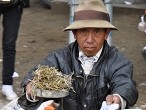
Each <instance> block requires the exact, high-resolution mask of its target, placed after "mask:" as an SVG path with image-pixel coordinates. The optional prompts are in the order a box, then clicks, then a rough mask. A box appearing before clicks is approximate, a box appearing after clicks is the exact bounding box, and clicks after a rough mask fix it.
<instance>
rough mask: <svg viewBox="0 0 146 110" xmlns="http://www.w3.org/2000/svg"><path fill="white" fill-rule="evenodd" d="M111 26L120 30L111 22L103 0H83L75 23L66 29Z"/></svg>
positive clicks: (76, 13) (110, 27) (76, 14)
mask: <svg viewBox="0 0 146 110" xmlns="http://www.w3.org/2000/svg"><path fill="white" fill-rule="evenodd" d="M90 27H91V28H109V29H111V30H118V29H117V28H116V27H115V26H113V25H112V24H111V23H110V16H109V14H108V12H107V10H106V7H105V6H104V4H103V2H102V1H101V0H82V1H80V3H79V6H78V7H77V9H76V11H75V13H74V19H73V23H72V24H70V25H69V26H68V27H66V28H65V29H64V31H69V30H74V29H81V28H90Z"/></svg>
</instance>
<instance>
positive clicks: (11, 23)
mask: <svg viewBox="0 0 146 110" xmlns="http://www.w3.org/2000/svg"><path fill="white" fill-rule="evenodd" d="M27 7H29V0H19V1H18V3H17V4H15V5H12V6H11V5H9V6H8V7H7V6H3V4H0V17H1V19H2V26H3V33H2V50H3V66H2V94H3V95H5V96H6V98H7V99H8V100H13V99H15V98H17V97H18V96H17V94H16V93H15V92H14V90H13V74H14V73H15V55H16V40H17V37H18V31H19V26H20V21H21V16H22V13H23V8H27Z"/></svg>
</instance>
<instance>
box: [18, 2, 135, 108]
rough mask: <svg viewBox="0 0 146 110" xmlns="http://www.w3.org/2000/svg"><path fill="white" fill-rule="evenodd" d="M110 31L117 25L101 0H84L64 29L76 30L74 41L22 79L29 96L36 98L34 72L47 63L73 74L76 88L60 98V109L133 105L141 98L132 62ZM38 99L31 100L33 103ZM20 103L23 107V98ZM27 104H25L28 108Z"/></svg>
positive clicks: (50, 55)
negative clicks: (110, 39)
mask: <svg viewBox="0 0 146 110" xmlns="http://www.w3.org/2000/svg"><path fill="white" fill-rule="evenodd" d="M111 30H117V28H116V27H115V26H114V25H112V24H111V23H110V17H109V14H108V12H107V10H106V8H105V6H104V4H103V2H102V1H101V0H83V1H81V3H80V4H79V6H78V7H77V9H76V11H75V13H74V21H73V23H72V24H70V25H69V26H68V27H67V28H65V29H64V31H72V32H73V34H74V38H75V39H76V40H75V42H73V43H71V44H69V45H68V46H67V47H64V48H61V49H58V50H56V51H54V52H52V53H50V54H49V55H48V56H47V57H46V58H45V59H44V60H43V61H42V62H40V63H39V64H38V65H37V66H35V67H34V68H32V70H30V71H29V72H28V74H27V75H26V76H25V78H24V80H23V81H22V87H24V90H25V91H26V96H27V97H26V98H27V99H28V100H29V101H31V100H32V99H33V97H32V95H33V94H32V92H31V87H32V83H31V80H32V79H33V77H34V74H33V72H34V71H35V70H37V69H38V67H39V66H46V65H47V66H49V67H55V68H56V69H58V71H61V72H62V73H63V74H72V73H73V75H72V78H73V82H72V86H73V90H72V89H71V90H70V91H69V95H68V96H66V97H64V98H63V99H62V100H61V101H62V102H61V104H60V109H59V108H57V110H58V109H59V110H61V108H63V110H100V108H101V106H102V103H103V102H104V101H106V103H107V104H108V105H111V104H118V105H119V107H118V109H125V108H129V107H131V106H133V105H134V104H135V103H136V101H137V99H138V91H137V88H136V83H135V81H134V79H133V64H132V62H131V61H130V60H129V59H128V58H127V57H126V56H124V55H123V54H122V53H121V52H120V51H118V49H117V48H116V47H115V46H110V45H109V44H108V42H107V37H108V34H109V32H110V31H111ZM44 99H45V98H40V99H39V100H44ZM47 100H49V99H47ZM56 100H57V99H55V101H56ZM37 101H38V100H36V102H35V100H32V102H31V103H37ZM58 101H60V100H58ZM19 102H20V103H19V105H20V106H21V102H22V101H19ZM27 104H29V103H27ZM27 104H26V105H25V107H28V106H27ZM26 109H28V108H26Z"/></svg>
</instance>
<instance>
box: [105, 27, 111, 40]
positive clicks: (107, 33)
mask: <svg viewBox="0 0 146 110" xmlns="http://www.w3.org/2000/svg"><path fill="white" fill-rule="evenodd" d="M105 33H106V35H105V39H107V38H108V35H109V33H110V29H106V30H105Z"/></svg>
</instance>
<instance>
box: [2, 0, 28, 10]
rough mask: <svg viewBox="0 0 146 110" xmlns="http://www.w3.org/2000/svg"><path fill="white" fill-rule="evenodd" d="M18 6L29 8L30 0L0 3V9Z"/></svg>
mask: <svg viewBox="0 0 146 110" xmlns="http://www.w3.org/2000/svg"><path fill="white" fill-rule="evenodd" d="M17 6H20V7H21V8H29V7H30V0H13V2H10V3H9V2H8V3H7V4H6V3H2V1H1V3H0V9H4V8H13V7H17Z"/></svg>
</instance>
